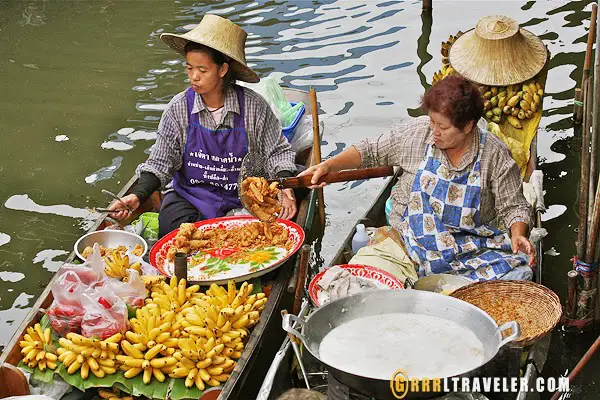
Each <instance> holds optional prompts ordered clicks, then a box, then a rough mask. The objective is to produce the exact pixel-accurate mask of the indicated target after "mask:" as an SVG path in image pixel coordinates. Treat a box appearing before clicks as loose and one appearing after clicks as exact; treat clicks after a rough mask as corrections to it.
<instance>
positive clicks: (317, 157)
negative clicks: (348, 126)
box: [309, 87, 325, 228]
mask: <svg viewBox="0 0 600 400" xmlns="http://www.w3.org/2000/svg"><path fill="white" fill-rule="evenodd" d="M309 95H310V106H311V112H312V120H313V150H312V153H313V162H312V165H317V164H318V163H320V162H321V135H320V134H319V107H317V92H316V91H315V89H313V88H312V87H311V88H310V91H309ZM317 203H318V204H317V207H318V211H319V220H320V221H321V226H322V228H325V198H324V196H323V188H319V189H317Z"/></svg>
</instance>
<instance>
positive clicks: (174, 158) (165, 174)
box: [110, 94, 187, 220]
mask: <svg viewBox="0 0 600 400" xmlns="http://www.w3.org/2000/svg"><path fill="white" fill-rule="evenodd" d="M181 96H182V95H181V94H179V95H177V96H175V97H174V98H173V99H172V100H171V102H169V104H168V106H167V109H166V110H165V112H164V113H163V115H162V117H161V119H160V123H159V125H158V133H157V136H156V142H155V143H154V146H152V150H151V151H150V156H149V157H148V159H147V160H146V161H145V162H143V163H142V164H140V165H139V166H138V167H137V169H136V173H137V174H138V176H139V180H138V183H137V185H136V186H135V187H134V188H133V189H132V193H131V194H128V195H127V196H125V197H123V198H122V199H121V202H115V203H114V204H113V205H112V206H111V207H110V209H111V210H113V211H114V213H113V215H112V216H113V217H114V218H116V219H118V220H121V219H124V218H127V217H128V216H129V215H130V213H129V212H128V211H126V209H125V207H124V206H123V204H122V203H124V204H126V205H127V206H129V207H130V208H131V209H132V210H134V211H135V210H136V209H137V208H138V207H139V206H140V205H141V204H143V203H144V202H145V201H146V200H147V199H148V197H150V195H152V193H153V192H154V191H156V190H158V189H160V188H161V187H162V188H164V187H166V186H167V185H168V184H169V182H171V179H172V178H173V174H174V173H175V172H176V171H177V170H178V169H179V168H181V164H182V162H183V146H184V143H183V137H184V135H185V128H182V127H183V126H185V125H187V123H186V121H177V119H176V118H175V115H182V113H187V105H186V103H185V97H183V101H181ZM178 100H179V101H178ZM182 107H183V108H182ZM183 115H185V114H183Z"/></svg>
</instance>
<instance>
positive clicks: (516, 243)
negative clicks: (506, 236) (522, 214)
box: [510, 222, 535, 267]
mask: <svg viewBox="0 0 600 400" xmlns="http://www.w3.org/2000/svg"><path fill="white" fill-rule="evenodd" d="M526 235H527V224H525V223H523V222H515V223H514V224H512V225H511V226H510V237H511V239H510V242H511V245H512V250H513V253H514V254H517V252H518V251H519V250H521V251H522V252H523V253H525V254H527V255H528V256H529V266H530V267H531V266H532V265H534V264H535V249H534V248H533V246H532V245H531V242H529V239H527V236H526Z"/></svg>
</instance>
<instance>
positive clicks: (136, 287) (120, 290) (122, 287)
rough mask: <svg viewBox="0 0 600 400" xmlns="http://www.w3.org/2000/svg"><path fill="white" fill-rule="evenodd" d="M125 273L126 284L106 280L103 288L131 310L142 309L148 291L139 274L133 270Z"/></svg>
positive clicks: (115, 280)
mask: <svg viewBox="0 0 600 400" xmlns="http://www.w3.org/2000/svg"><path fill="white" fill-rule="evenodd" d="M127 272H128V274H129V277H128V280H127V282H121V281H119V280H117V279H108V280H107V282H106V284H105V285H104V287H105V288H106V289H108V290H110V291H112V292H113V293H115V294H116V295H117V296H119V297H120V298H121V300H123V301H124V302H125V304H126V305H128V306H131V307H133V308H140V307H143V306H144V300H145V299H146V297H147V296H148V290H146V286H145V285H144V282H142V279H141V278H140V274H139V272H137V271H136V270H134V269H128V270H127Z"/></svg>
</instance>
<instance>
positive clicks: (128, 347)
mask: <svg viewBox="0 0 600 400" xmlns="http://www.w3.org/2000/svg"><path fill="white" fill-rule="evenodd" d="M121 347H122V348H123V351H124V352H125V354H127V355H128V356H131V357H134V358H144V354H142V352H141V351H139V350H138V349H136V348H135V347H133V345H132V344H131V343H129V342H128V341H127V340H123V341H121Z"/></svg>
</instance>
